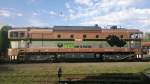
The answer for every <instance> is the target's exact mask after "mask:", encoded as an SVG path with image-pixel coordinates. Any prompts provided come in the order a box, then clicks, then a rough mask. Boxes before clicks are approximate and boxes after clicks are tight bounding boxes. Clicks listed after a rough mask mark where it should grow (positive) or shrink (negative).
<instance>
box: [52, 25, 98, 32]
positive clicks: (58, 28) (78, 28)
mask: <svg viewBox="0 0 150 84" xmlns="http://www.w3.org/2000/svg"><path fill="white" fill-rule="evenodd" d="M53 30H54V31H66V30H67V31H81V30H84V31H85V30H87V31H97V30H101V27H99V26H54V27H53Z"/></svg>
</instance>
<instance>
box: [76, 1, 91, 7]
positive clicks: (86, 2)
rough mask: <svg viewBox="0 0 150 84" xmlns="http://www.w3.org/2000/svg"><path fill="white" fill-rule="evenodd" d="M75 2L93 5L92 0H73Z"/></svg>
mask: <svg viewBox="0 0 150 84" xmlns="http://www.w3.org/2000/svg"><path fill="white" fill-rule="evenodd" d="M75 3H77V4H80V5H87V6H91V5H93V2H92V0H75Z"/></svg>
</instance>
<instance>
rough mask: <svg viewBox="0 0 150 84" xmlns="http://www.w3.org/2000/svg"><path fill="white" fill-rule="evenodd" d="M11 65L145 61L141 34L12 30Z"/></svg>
mask: <svg viewBox="0 0 150 84" xmlns="http://www.w3.org/2000/svg"><path fill="white" fill-rule="evenodd" d="M8 38H9V41H10V45H11V46H10V48H9V49H8V56H9V58H10V61H13V60H20V61H105V60H116V61H117V60H127V59H135V58H137V59H139V58H141V57H142V53H141V41H142V32H141V31H139V30H136V29H123V28H117V27H115V26H113V27H112V28H111V29H102V28H101V27H99V26H54V27H53V28H37V27H26V28H12V29H10V30H9V31H8Z"/></svg>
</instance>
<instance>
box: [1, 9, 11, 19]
mask: <svg viewBox="0 0 150 84" xmlns="http://www.w3.org/2000/svg"><path fill="white" fill-rule="evenodd" d="M0 16H4V17H10V12H9V11H7V10H3V9H1V10H0Z"/></svg>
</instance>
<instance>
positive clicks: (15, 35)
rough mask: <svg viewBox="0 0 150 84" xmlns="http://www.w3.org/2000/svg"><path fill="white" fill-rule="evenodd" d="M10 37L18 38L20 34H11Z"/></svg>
mask: <svg viewBox="0 0 150 84" xmlns="http://www.w3.org/2000/svg"><path fill="white" fill-rule="evenodd" d="M10 37H14V38H16V37H18V32H10Z"/></svg>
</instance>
